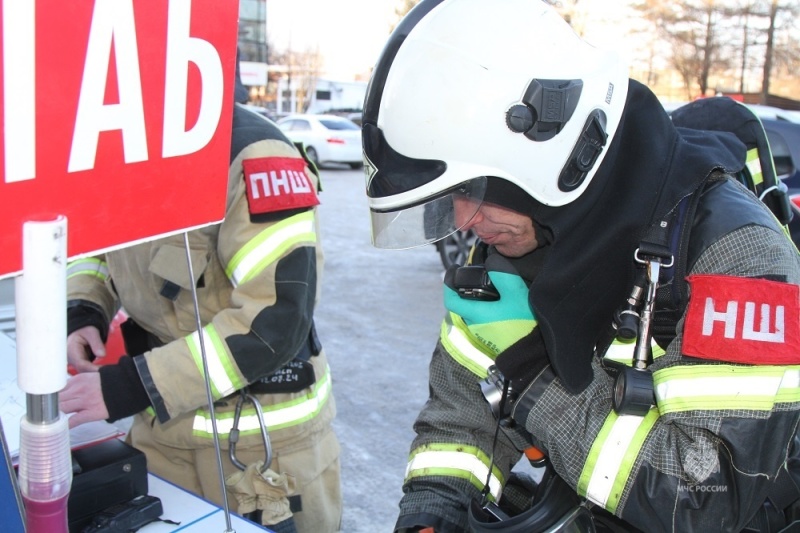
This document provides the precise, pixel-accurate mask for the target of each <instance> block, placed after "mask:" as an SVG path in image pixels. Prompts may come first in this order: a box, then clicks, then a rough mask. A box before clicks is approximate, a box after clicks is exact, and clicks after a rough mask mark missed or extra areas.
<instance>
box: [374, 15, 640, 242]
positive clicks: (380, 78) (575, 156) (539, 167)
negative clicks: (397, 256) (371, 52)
mask: <svg viewBox="0 0 800 533" xmlns="http://www.w3.org/2000/svg"><path fill="white" fill-rule="evenodd" d="M627 90H628V68H627V65H626V64H625V63H624V62H623V61H622V59H621V57H620V56H619V55H618V54H616V53H613V52H611V51H607V50H601V49H598V48H595V47H593V46H591V45H590V44H588V43H587V42H585V41H583V40H582V39H581V38H580V37H578V35H577V34H575V32H574V31H573V30H572V28H571V27H570V26H569V25H568V24H567V23H566V22H565V21H564V20H563V19H562V18H561V17H560V16H559V15H558V13H556V12H555V11H554V10H553V9H552V8H551V7H550V6H549V5H547V4H545V3H544V2H543V1H542V0H422V2H420V3H419V4H418V5H417V6H416V7H414V8H413V9H412V10H411V11H410V12H409V14H408V15H407V16H406V17H405V18H404V19H403V20H402V21H401V23H400V24H399V25H398V27H397V28H396V29H395V31H394V32H393V33H392V35H391V37H390V38H389V41H388V42H387V43H386V46H385V47H384V50H383V52H382V54H381V56H380V58H379V59H378V62H377V64H376V66H375V69H374V71H373V75H372V79H371V80H370V83H369V88H368V90H367V95H366V98H365V102H364V113H363V118H362V121H363V126H362V134H363V148H364V163H365V172H366V175H367V176H366V177H367V184H366V185H367V197H368V201H369V207H370V211H371V215H372V240H373V244H374V245H375V246H377V247H380V248H395V249H400V248H408V247H411V246H418V245H421V244H427V243H432V242H434V241H437V240H439V239H442V238H444V237H446V236H447V235H449V234H451V233H453V232H454V231H456V230H457V229H459V228H460V227H463V226H464V225H465V224H466V223H467V222H469V220H470V219H471V218H472V216H473V215H474V214H475V213H476V212H477V210H478V209H479V207H480V204H481V202H482V200H483V195H484V192H485V189H486V184H487V178H490V177H491V178H500V179H504V180H508V181H509V182H511V183H513V184H515V185H517V186H518V187H520V188H521V189H522V190H523V191H524V192H526V193H527V194H529V195H530V196H531V197H532V198H533V199H535V200H536V201H538V202H540V203H541V204H544V205H548V206H562V205H565V204H568V203H570V202H572V201H573V200H575V199H576V198H578V197H579V196H580V195H581V194H582V193H583V191H584V190H585V189H586V187H587V186H588V185H589V183H590V181H591V180H592V178H593V176H594V174H595V172H596V171H597V168H598V166H599V165H600V163H601V161H602V160H603V157H604V155H605V152H606V148H607V147H608V145H609V143H610V142H611V139H612V138H613V136H614V133H615V131H616V129H617V126H618V124H619V121H620V116H621V115H622V109H623V107H624V104H625V98H626V95H627ZM454 202H456V203H457V204H458V212H457V213H456V210H455V207H454V205H455V204H454ZM465 206H466V207H465Z"/></svg>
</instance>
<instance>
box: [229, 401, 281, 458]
mask: <svg viewBox="0 0 800 533" xmlns="http://www.w3.org/2000/svg"><path fill="white" fill-rule="evenodd" d="M245 400H248V401H250V403H252V404H253V407H254V408H255V410H256V416H258V425H259V427H260V428H261V439H262V440H263V441H264V448H265V449H266V457H265V458H264V466H263V467H262V468H261V470H260V472H261V473H262V474H263V473H264V472H266V471H267V470H268V469H269V465H270V464H271V463H272V445H271V444H270V442H269V434H268V433H267V424H266V423H265V422H264V413H263V411H262V410H261V403H259V401H258V398H256V397H255V396H253V395H252V394H250V393H248V392H246V391H245V390H244V389H242V391H241V394H240V395H239V399H238V400H237V401H236V408H235V409H234V411H233V427H231V432H230V433H229V434H228V444H229V446H228V456H229V457H230V459H231V462H232V463H233V464H234V465H235V466H236V467H237V468H238V469H239V470H244V469H246V468H247V465H245V464H244V463H242V462H241V461H239V460H238V459H237V458H236V443H237V442H239V418H241V416H242V407H243V406H244V402H245Z"/></svg>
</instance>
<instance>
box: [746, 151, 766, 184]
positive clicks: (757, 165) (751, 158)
mask: <svg viewBox="0 0 800 533" xmlns="http://www.w3.org/2000/svg"><path fill="white" fill-rule="evenodd" d="M747 170H749V171H750V176H751V177H752V178H753V184H754V185H761V184H762V183H764V174H763V171H762V169H761V159H760V158H759V157H758V148H751V149H750V150H748V151H747Z"/></svg>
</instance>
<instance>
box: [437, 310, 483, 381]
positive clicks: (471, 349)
mask: <svg viewBox="0 0 800 533" xmlns="http://www.w3.org/2000/svg"><path fill="white" fill-rule="evenodd" d="M450 320H451V321H452V322H449V321H447V320H444V321H443V322H442V329H441V334H440V338H441V341H442V346H444V348H445V350H447V353H449V354H450V356H451V357H452V358H453V359H455V360H456V362H457V363H458V364H460V365H461V366H463V367H464V368H466V369H467V370H469V371H470V372H472V373H473V374H475V375H476V376H478V377H479V378H481V379H483V378H485V377H486V376H487V375H488V374H489V373H488V368H489V367H490V366H492V365H493V364H494V357H493V356H492V355H489V354H488V353H486V352H485V351H484V350H482V349H481V344H480V343H479V342H478V341H473V340H472V339H471V338H470V337H469V335H467V334H466V333H465V332H464V331H463V330H462V329H461V327H463V328H464V329H466V325H464V322H463V320H461V318H460V317H458V315H455V314H453V313H450ZM457 324H458V325H457ZM459 325H460V326H461V327H459Z"/></svg>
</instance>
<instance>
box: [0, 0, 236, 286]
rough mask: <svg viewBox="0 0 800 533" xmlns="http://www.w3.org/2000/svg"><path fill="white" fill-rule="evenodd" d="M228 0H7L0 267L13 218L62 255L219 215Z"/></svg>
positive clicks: (17, 257) (18, 257) (8, 264)
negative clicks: (47, 234)
mask: <svg viewBox="0 0 800 533" xmlns="http://www.w3.org/2000/svg"><path fill="white" fill-rule="evenodd" d="M238 11H239V2H238V1H237V0H169V1H164V0H70V1H68V2H64V1H62V0H26V1H24V2H3V4H2V11H0V23H1V24H2V35H3V37H2V43H0V46H2V55H1V56H0V57H1V58H2V70H1V71H0V88H2V93H0V101H1V104H0V120H2V124H3V142H2V145H0V171H2V174H1V175H0V277H3V276H6V275H12V274H16V273H18V272H20V271H21V268H22V225H23V224H24V223H25V222H26V221H35V220H52V219H54V218H55V217H56V216H58V215H63V216H65V217H66V218H67V253H68V255H69V257H76V256H82V255H88V254H91V253H95V252H99V251H103V250H109V249H113V248H119V247H122V246H124V245H126V244H129V243H132V242H136V241H141V240H147V239H151V238H153V237H155V236H159V235H166V234H170V233H175V232H178V231H181V230H184V229H188V228H192V227H197V226H203V225H207V224H210V223H213V222H217V221H220V220H222V218H223V217H224V212H225V195H226V191H227V179H228V165H229V157H230V134H231V117H232V113H233V80H234V71H235V62H236V40H237V32H238V23H237V21H238Z"/></svg>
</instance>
